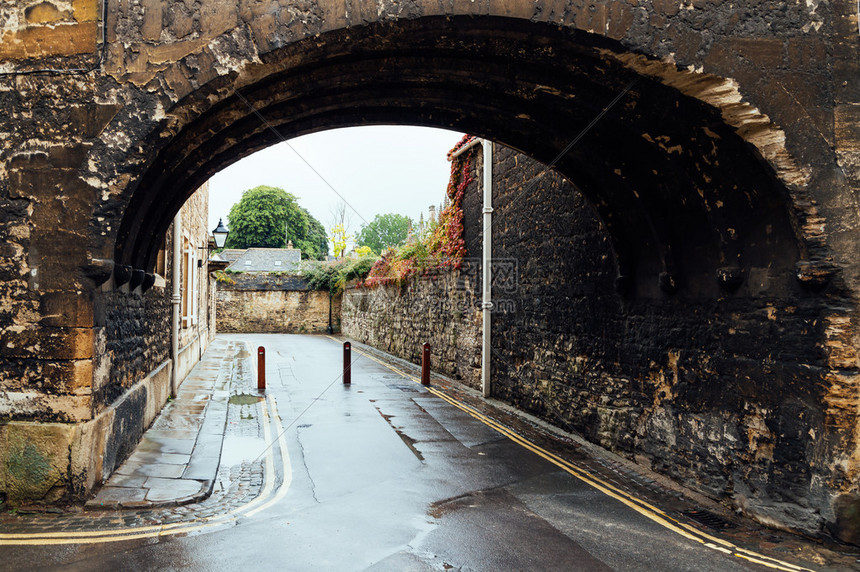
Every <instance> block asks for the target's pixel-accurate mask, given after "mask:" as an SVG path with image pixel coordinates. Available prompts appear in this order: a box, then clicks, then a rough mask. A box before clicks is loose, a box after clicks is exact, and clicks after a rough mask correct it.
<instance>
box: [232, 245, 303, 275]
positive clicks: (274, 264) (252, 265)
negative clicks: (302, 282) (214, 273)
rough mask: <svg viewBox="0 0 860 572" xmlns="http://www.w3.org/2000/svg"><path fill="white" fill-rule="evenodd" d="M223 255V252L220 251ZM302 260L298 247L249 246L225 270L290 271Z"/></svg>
mask: <svg viewBox="0 0 860 572" xmlns="http://www.w3.org/2000/svg"><path fill="white" fill-rule="evenodd" d="M221 256H222V257H223V256H224V253H223V252H222V253H221ZM301 261H302V251H301V250H299V249H298V248H249V249H247V250H245V251H244V252H242V253H241V254H240V255H239V256H238V257H237V258H236V259H235V260H233V262H232V263H231V264H230V266H228V267H227V270H233V271H239V272H292V271H294V270H297V269H298V267H299V263H301Z"/></svg>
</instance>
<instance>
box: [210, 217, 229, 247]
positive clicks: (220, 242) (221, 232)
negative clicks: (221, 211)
mask: <svg viewBox="0 0 860 572" xmlns="http://www.w3.org/2000/svg"><path fill="white" fill-rule="evenodd" d="M228 234H230V231H229V230H227V227H226V226H224V221H223V220H221V219H220V218H219V219H218V226H216V227H215V229H214V230H213V231H212V238H213V239H215V248H224V245H225V244H226V243H227V235H228Z"/></svg>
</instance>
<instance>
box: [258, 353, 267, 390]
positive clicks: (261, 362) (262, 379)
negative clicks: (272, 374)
mask: <svg viewBox="0 0 860 572" xmlns="http://www.w3.org/2000/svg"><path fill="white" fill-rule="evenodd" d="M257 391H266V348H264V347H263V346H260V347H258V348H257Z"/></svg>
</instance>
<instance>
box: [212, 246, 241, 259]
mask: <svg viewBox="0 0 860 572" xmlns="http://www.w3.org/2000/svg"><path fill="white" fill-rule="evenodd" d="M243 254H245V249H244V248H225V249H224V250H222V251H221V252H219V253H218V257H219V258H220V259H221V260H226V261H228V262H233V261H234V260H236V259H237V258H239V257H240V256H242V255H243Z"/></svg>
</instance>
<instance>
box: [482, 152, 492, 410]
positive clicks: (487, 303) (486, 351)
mask: <svg viewBox="0 0 860 572" xmlns="http://www.w3.org/2000/svg"><path fill="white" fill-rule="evenodd" d="M481 143H482V144H483V151H484V210H483V213H484V234H483V243H484V245H483V246H484V252H483V260H482V261H481V268H482V269H483V270H482V272H481V273H482V275H483V282H484V295H483V301H482V303H481V308H482V309H483V328H482V332H481V340H482V347H481V390H482V392H483V394H484V397H489V396H490V393H491V391H490V390H491V387H490V385H491V382H490V352H491V349H490V335H491V331H492V328H491V322H490V318H491V316H492V310H493V293H492V282H493V273H492V268H491V264H492V259H493V142H492V141H488V140H487V139H482V140H481Z"/></svg>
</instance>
